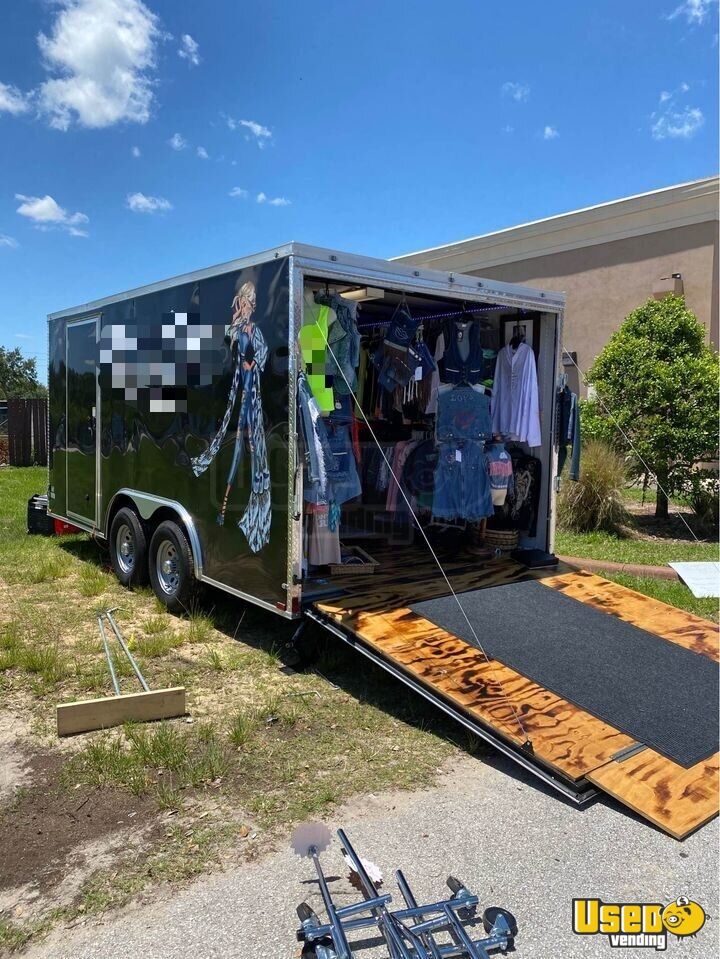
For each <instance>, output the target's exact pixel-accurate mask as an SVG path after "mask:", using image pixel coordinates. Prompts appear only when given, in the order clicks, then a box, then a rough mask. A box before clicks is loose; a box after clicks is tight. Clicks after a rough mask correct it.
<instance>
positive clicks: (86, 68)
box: [37, 0, 160, 130]
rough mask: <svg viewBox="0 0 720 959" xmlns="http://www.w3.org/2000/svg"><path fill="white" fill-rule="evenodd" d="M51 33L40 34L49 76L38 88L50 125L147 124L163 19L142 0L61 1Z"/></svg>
mask: <svg viewBox="0 0 720 959" xmlns="http://www.w3.org/2000/svg"><path fill="white" fill-rule="evenodd" d="M57 7H58V8H59V9H58V12H57V16H56V18H55V21H54V23H53V25H52V27H51V30H50V33H49V35H46V34H44V33H40V34H39V35H38V46H39V47H40V52H41V54H42V57H43V61H44V65H45V67H46V69H47V70H48V72H50V73H51V74H56V76H52V77H51V78H50V79H49V80H46V81H45V82H44V83H42V84H41V85H40V87H39V88H38V90H37V99H38V106H39V109H40V111H41V112H42V113H44V114H46V115H47V116H48V118H49V122H50V126H52V127H55V129H57V130H67V129H68V128H69V127H70V126H71V124H72V123H73V122H77V123H78V124H79V125H80V126H84V127H108V126H112V125H113V124H115V123H119V122H122V121H128V122H132V123H146V122H147V120H148V119H149V117H150V108H151V106H152V102H153V90H152V82H151V79H150V77H149V72H150V71H151V70H152V68H153V67H154V66H155V52H156V45H157V41H158V39H159V38H160V30H159V21H158V18H157V17H156V15H155V14H154V13H152V12H151V11H150V10H149V9H148V8H147V7H146V6H145V4H144V3H143V2H142V0H58V2H57Z"/></svg>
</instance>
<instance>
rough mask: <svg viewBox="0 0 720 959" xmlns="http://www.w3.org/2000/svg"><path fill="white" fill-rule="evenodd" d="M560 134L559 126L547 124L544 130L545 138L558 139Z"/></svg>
mask: <svg viewBox="0 0 720 959" xmlns="http://www.w3.org/2000/svg"><path fill="white" fill-rule="evenodd" d="M559 136H560V133H559V132H558V128H557V127H551V126H549V125H548V126H546V127H545V129H544V130H543V140H557V138H558V137H559Z"/></svg>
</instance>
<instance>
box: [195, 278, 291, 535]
mask: <svg viewBox="0 0 720 959" xmlns="http://www.w3.org/2000/svg"><path fill="white" fill-rule="evenodd" d="M254 312H255V285H254V284H253V283H250V282H248V283H243V285H242V286H241V287H240V290H239V291H238V293H237V295H236V297H235V299H234V300H233V304H232V323H231V324H230V327H229V329H228V335H229V337H230V350H231V353H232V357H233V362H234V371H233V379H232V385H231V387H230V395H229V396H228V404H227V409H226V410H225V415H224V416H223V421H222V423H221V425H220V429H219V430H218V432H217V433H216V434H215V437H214V438H213V440H212V442H211V443H210V446H208V448H207V449H206V450H205V452H204V453H201V454H200V455H199V456H196V457H195V458H194V459H193V460H192V461H191V462H192V468H193V472H194V473H195V475H196V476H200V475H201V473H204V472H205V470H206V469H207V468H208V466H209V465H210V464H211V463H212V461H213V460H214V459H215V456H216V455H217V453H218V451H219V450H220V447H221V446H222V443H223V440H224V438H225V434H226V432H227V428H228V426H229V424H230V419H231V417H232V414H233V409H234V407H235V401H236V399H237V396H238V393H241V400H240V412H239V414H238V424H237V430H236V432H235V449H234V452H233V458H232V463H231V464H230V472H229V473H228V480H227V486H226V487H225V495H224V497H223V502H222V507H221V508H220V512H219V514H218V517H217V521H218V524H219V525H220V526H222V525H223V524H224V523H225V510H226V509H227V502H228V496H229V495H230V490H231V489H232V485H233V483H234V482H235V479H236V476H237V471H238V467H239V465H240V460H241V459H242V455H243V450H244V445H245V433H246V431H247V438H248V445H249V447H250V472H251V482H252V487H251V491H250V499H249V501H248V505H247V508H246V509H245V512H244V514H243V516H242V518H241V519H240V521H239V522H238V526H239V527H240V529H241V530H242V531H243V533H244V534H245V536H246V537H247V541H248V544H249V546H250V549H251V550H252V551H253V553H257V552H258V551H259V550H261V549H262V548H263V546H265V544H266V543H268V542H269V540H270V520H271V518H272V509H271V504H270V471H269V469H268V457H267V446H266V445H265V427H264V424H263V411H262V398H261V395H260V374H261V373H262V371H263V370H264V369H265V363H266V362H267V356H268V348H267V344H266V342H265V339H264V337H263V335H262V333H261V332H260V328H259V327H258V326H257V325H256V324H255V323H253V322H252V320H251V316H252V315H253V313H254Z"/></svg>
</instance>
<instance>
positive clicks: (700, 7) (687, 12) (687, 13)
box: [665, 0, 718, 24]
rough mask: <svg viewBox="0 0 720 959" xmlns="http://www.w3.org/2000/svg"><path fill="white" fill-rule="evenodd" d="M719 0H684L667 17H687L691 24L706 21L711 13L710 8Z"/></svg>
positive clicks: (670, 18)
mask: <svg viewBox="0 0 720 959" xmlns="http://www.w3.org/2000/svg"><path fill="white" fill-rule="evenodd" d="M717 2H718V0H684V2H683V3H681V4H680V6H678V7H676V8H675V9H674V10H673V12H672V13H670V14H668V15H667V17H666V18H665V19H666V20H675V19H676V18H677V17H685V19H686V20H687V22H688V23H690V24H700V23H704V22H705V20H706V19H707V18H708V16H709V15H710V8H711V7H712V6H713V5H714V4H717Z"/></svg>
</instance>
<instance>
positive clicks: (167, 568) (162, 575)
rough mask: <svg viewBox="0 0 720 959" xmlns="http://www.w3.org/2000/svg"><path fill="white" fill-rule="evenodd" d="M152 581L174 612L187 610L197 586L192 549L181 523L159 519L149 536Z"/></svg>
mask: <svg viewBox="0 0 720 959" xmlns="http://www.w3.org/2000/svg"><path fill="white" fill-rule="evenodd" d="M148 566H149V569H150V582H151V583H152V588H153V590H154V592H155V595H156V596H157V598H158V599H159V600H160V602H161V603H164V604H165V606H167V608H168V609H169V611H170V612H171V613H181V612H187V610H188V609H190V607H191V605H192V601H193V597H194V595H195V591H196V588H197V581H196V579H195V564H194V563H193V557H192V550H191V549H190V544H189V543H188V540H187V536H186V535H185V533H184V531H183V529H182V527H181V526H178V524H177V523H173V522H172V520H165V522H163V523H160V525H159V526H158V528H157V529H156V530H155V532H154V533H153V535H152V539H151V540H150V561H149V563H148Z"/></svg>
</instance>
